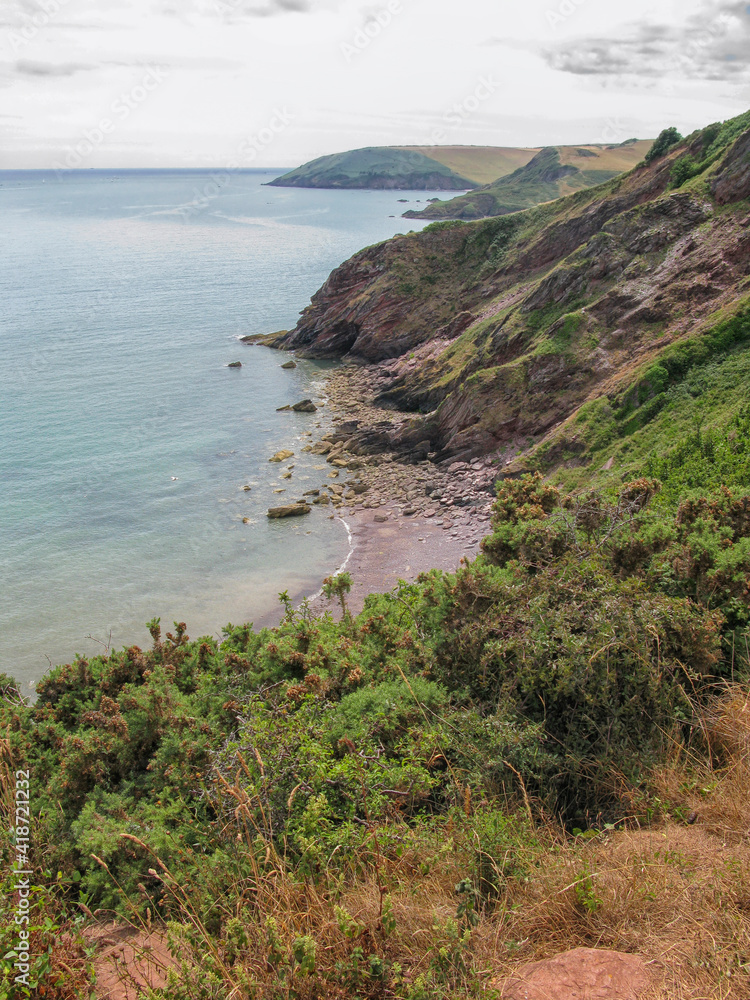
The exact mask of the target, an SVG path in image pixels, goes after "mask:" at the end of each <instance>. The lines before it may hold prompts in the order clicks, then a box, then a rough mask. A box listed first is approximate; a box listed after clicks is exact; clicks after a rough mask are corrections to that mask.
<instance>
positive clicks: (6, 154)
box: [0, 0, 750, 167]
mask: <svg viewBox="0 0 750 1000" xmlns="http://www.w3.org/2000/svg"><path fill="white" fill-rule="evenodd" d="M0 31H1V32H2V36H1V43H0V44H1V47H0V60H1V63H0V135H1V137H2V138H1V139H0V167H53V166H59V165H61V164H63V165H64V164H67V165H69V166H86V167H107V166H115V167H116V166H178V167H186V166H210V167H226V166H274V167H275V166H278V167H288V166H296V165H298V164H300V163H302V162H304V161H305V160H309V159H311V158H313V157H315V156H320V155H322V154H324V153H330V152H336V151H341V150H345V149H352V148H356V147H359V146H366V145H386V144H391V145H402V144H412V145H429V144H432V143H436V142H438V143H448V144H478V145H499V146H538V145H545V144H557V143H584V142H614V141H622V140H624V139H627V138H630V137H633V136H637V137H639V138H647V137H652V136H654V135H656V134H657V133H658V132H659V131H660V130H661V129H662V128H663V127H665V126H666V125H676V126H677V127H678V128H679V129H680V130H681V131H683V132H685V133H687V132H689V131H691V130H693V129H694V128H697V127H700V126H702V125H706V124H708V123H710V122H712V121H717V120H721V119H726V118H729V117H732V116H733V115H736V114H739V113H740V112H742V111H745V110H747V109H748V108H750V3H748V2H746V0H741V2H728V0H628V2H627V3H615V2H613V0H461V2H460V3H458V2H457V0H96V2H90V0H88V2H87V0H2V7H1V8H0Z"/></svg>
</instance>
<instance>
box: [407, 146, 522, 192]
mask: <svg viewBox="0 0 750 1000" xmlns="http://www.w3.org/2000/svg"><path fill="white" fill-rule="evenodd" d="M401 148H402V149H404V150H407V151H408V150H413V151H414V152H417V153H422V155H424V156H428V157H429V158H430V159H432V160H437V161H438V163H442V164H443V165H444V166H446V167H448V168H449V169H450V170H452V171H454V172H455V173H457V174H460V175H461V176H462V177H467V178H469V180H472V181H474V183H475V184H490V183H492V181H495V180H497V179H498V178H499V177H505V176H506V175H507V174H511V173H513V171H514V170H517V169H518V168H519V167H523V166H525V165H526V164H527V163H528V162H529V160H531V159H533V157H534V156H536V154H537V153H539V152H540V151H541V150H540V148H539V147H537V148H536V149H521V148H516V147H513V146H402V147H401Z"/></svg>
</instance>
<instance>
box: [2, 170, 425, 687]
mask: <svg viewBox="0 0 750 1000" xmlns="http://www.w3.org/2000/svg"><path fill="white" fill-rule="evenodd" d="M272 176H274V173H263V172H261V171H249V172H243V173H238V174H235V175H233V176H232V178H231V182H230V183H229V184H227V185H226V186H225V187H224V188H223V189H222V190H221V191H220V192H219V193H218V195H217V196H216V197H211V198H205V197H204V192H206V191H208V192H211V187H210V183H211V175H210V173H208V172H206V173H200V172H194V171H177V172H166V171H165V172H152V171H80V172H71V173H68V174H66V175H64V176H63V177H62V179H60V178H58V177H57V176H56V174H55V173H54V172H50V173H46V172H17V171H3V172H0V240H1V247H2V262H0V343H1V344H2V351H3V363H2V366H1V368H0V592H1V593H2V602H1V603H0V671H3V672H5V673H8V674H11V675H12V676H15V677H16V678H17V679H19V680H21V681H23V685H24V690H25V691H26V692H28V691H29V690H30V689H31V687H30V686H31V685H33V683H34V682H35V681H36V680H38V679H39V678H40V677H41V675H42V674H43V673H44V672H45V671H46V670H47V669H48V668H49V666H50V664H56V663H59V662H65V661H67V660H69V659H71V658H72V657H73V655H74V654H75V653H76V652H80V653H82V654H89V655H90V654H93V653H95V652H97V651H102V650H103V649H104V647H105V646H106V645H107V644H109V642H110V633H111V643H112V645H113V646H114V647H120V646H122V645H125V644H131V643H137V644H139V645H142V646H147V645H148V644H149V643H150V638H149V636H148V633H147V631H146V629H145V622H146V621H147V620H149V619H150V618H152V617H154V616H159V617H161V620H162V627H163V629H164V630H165V631H166V628H169V627H171V624H172V622H173V621H174V620H175V619H178V620H183V621H186V622H187V625H188V632H189V634H190V635H191V636H192V637H197V636H200V635H219V634H220V631H221V627H222V626H223V625H225V624H226V623H227V622H230V621H231V622H234V623H235V624H237V623H241V622H244V621H256V622H257V621H262V620H263V619H264V618H267V616H269V615H272V614H273V613H274V611H275V609H276V607H278V599H277V594H278V592H279V591H282V590H285V589H286V590H289V592H290V594H293V595H294V596H296V597H297V598H299V597H301V596H303V595H304V594H305V593H311V592H313V591H314V590H316V589H317V587H318V585H319V581H320V579H321V577H322V576H323V575H325V574H327V573H330V572H332V571H333V570H335V569H336V567H337V566H338V565H340V563H341V562H342V560H343V559H344V558H345V557H346V554H347V552H348V539H347V533H346V530H345V527H344V526H343V525H342V524H341V522H340V521H330V520H328V510H326V509H325V508H315V509H314V510H313V513H312V514H311V515H309V516H308V517H306V518H304V519H300V520H295V521H294V522H290V521H282V522H268V520H267V518H266V517H265V511H266V508H267V507H268V506H269V505H272V504H273V503H278V502H283V500H284V499H285V498H290V499H294V498H296V497H297V496H298V495H299V494H300V493H302V492H304V490H306V489H310V488H313V487H316V486H318V485H319V484H320V483H321V482H322V481H323V480H324V479H325V475H326V471H327V470H326V471H320V470H315V469H314V465H315V464H316V463H317V464H320V459H315V458H312V457H310V456H307V455H301V454H300V448H301V446H302V445H303V444H304V443H305V440H306V439H303V438H302V434H303V433H304V432H305V431H313V432H317V433H320V428H319V427H316V423H317V422H318V420H319V418H320V419H322V420H324V419H325V418H324V417H323V414H325V412H326V411H325V410H322V411H321V414H312V415H306V414H299V415H297V414H289V413H276V412H275V411H276V407H278V406H282V405H284V404H286V403H293V402H296V400H298V399H301V398H303V397H305V396H314V397H316V396H317V397H320V395H321V392H322V388H323V378H324V372H325V366H324V365H320V364H315V363H313V362H301V363H300V364H299V367H298V368H297V369H296V370H294V371H282V370H281V368H280V367H279V365H280V364H281V362H283V361H284V360H286V359H285V358H284V356H283V355H279V354H278V353H276V352H274V351H269V350H266V349H265V348H260V347H247V346H245V345H243V344H239V343H238V342H237V338H238V337H240V336H242V335H244V334H247V333H267V332H270V331H273V330H278V329H285V328H289V327H291V326H293V325H294V323H295V321H296V318H297V315H298V313H299V311H300V310H301V309H302V308H303V307H304V306H305V305H306V304H307V302H308V301H309V299H310V296H311V295H312V294H313V293H314V292H315V291H316V289H317V288H318V287H319V286H320V285H321V284H322V282H323V281H324V280H325V278H326V277H327V276H328V274H329V272H330V271H331V270H332V269H333V268H334V267H336V266H337V265H338V264H340V263H341V262H342V261H343V260H345V259H346V258H347V257H349V256H351V254H352V253H354V252H356V251H357V250H359V249H361V248H362V247H364V246H367V245H368V244H371V243H375V242H378V241H379V240H382V239H385V238H387V237H389V236H392V235H393V234H394V233H396V232H405V231H407V229H409V228H421V223H419V222H415V221H412V220H409V221H408V222H407V221H406V220H402V219H400V218H399V216H400V213H401V212H402V211H403V209H404V208H405V207H406V206H404V205H403V204H400V203H399V200H398V199H399V198H400V197H403V198H408V199H409V200H410V201H411V202H412V207H415V206H414V203H415V202H416V200H417V199H421V200H422V202H424V200H425V199H426V198H428V197H430V193H429V192H428V193H424V192H419V193H408V194H403V193H400V192H378V191H363V192H358V191H340V192H334V191H305V190H295V189H284V188H269V187H263V186H262V184H263V182H264V181H268V180H270V179H271V177H272ZM207 185H209V187H207ZM390 216H394V218H390ZM231 361H242V363H243V367H242V368H241V369H239V370H236V369H229V368H227V367H226V365H227V364H228V363H229V362H231ZM283 447H290V448H292V449H293V450H294V451H295V452H296V457H295V458H294V459H293V460H290V463H289V464H292V462H294V464H295V469H294V478H293V479H292V480H291V482H287V481H281V480H280V479H279V477H280V475H281V474H282V472H283V471H284V469H285V467H286V466H285V465H284V466H282V467H279V466H278V465H269V463H268V458H269V456H270V455H272V454H273V453H274V452H275V451H277V450H278V449H280V448H283ZM246 484H249V485H251V486H252V490H251V492H249V493H248V492H245V491H243V489H242V487H243V486H244V485H246ZM282 488H286V489H287V492H286V493H285V494H274V492H273V491H274V489H282ZM329 510H330V508H329ZM243 518H248V519H249V522H250V523H248V524H244V523H243ZM91 637H93V638H91ZM97 640H98V641H97ZM102 644H103V645H102Z"/></svg>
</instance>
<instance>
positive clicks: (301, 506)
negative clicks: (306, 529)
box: [268, 503, 312, 518]
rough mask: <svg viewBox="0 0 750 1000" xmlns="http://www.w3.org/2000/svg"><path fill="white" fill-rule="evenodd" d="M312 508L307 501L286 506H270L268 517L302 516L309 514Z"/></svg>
mask: <svg viewBox="0 0 750 1000" xmlns="http://www.w3.org/2000/svg"><path fill="white" fill-rule="evenodd" d="M311 510H312V507H310V506H309V505H308V504H306V503H291V504H287V505H286V506H284V507H269V508H268V517H271V518H281V517H301V516H302V515H303V514H309V513H310V511H311Z"/></svg>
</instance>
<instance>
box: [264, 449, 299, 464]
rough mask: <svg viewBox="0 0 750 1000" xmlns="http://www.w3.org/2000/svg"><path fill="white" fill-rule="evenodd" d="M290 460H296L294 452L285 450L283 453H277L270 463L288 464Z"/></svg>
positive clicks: (270, 459)
mask: <svg viewBox="0 0 750 1000" xmlns="http://www.w3.org/2000/svg"><path fill="white" fill-rule="evenodd" d="M288 458H294V452H293V451H287V450H286V449H283V450H282V451H277V452H276V454H275V455H272V456H271V457H270V458H269V459H268V461H269V462H286V460H287V459H288Z"/></svg>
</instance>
